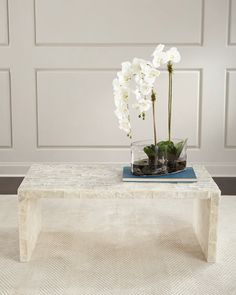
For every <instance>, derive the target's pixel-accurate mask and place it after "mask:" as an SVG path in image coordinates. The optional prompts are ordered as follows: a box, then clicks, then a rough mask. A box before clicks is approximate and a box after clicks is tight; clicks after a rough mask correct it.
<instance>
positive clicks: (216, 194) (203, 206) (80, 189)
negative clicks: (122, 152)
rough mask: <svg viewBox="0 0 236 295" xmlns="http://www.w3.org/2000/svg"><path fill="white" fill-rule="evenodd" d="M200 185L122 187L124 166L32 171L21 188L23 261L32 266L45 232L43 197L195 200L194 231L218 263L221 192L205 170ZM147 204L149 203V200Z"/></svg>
mask: <svg viewBox="0 0 236 295" xmlns="http://www.w3.org/2000/svg"><path fill="white" fill-rule="evenodd" d="M194 170H195V172H196V175H197V178H198V182H196V183H137V182H136V183H130V182H122V166H121V165H110V164H108V165H101V164H96V165H95V164H93V165H80V164H77V165H76V164H53V165H48V164H42V165H41V164H40V165H38V164H37V165H33V166H31V168H30V170H29V172H28V173H27V175H26V177H25V178H24V180H23V182H22V184H21V185H20V187H19V189H18V200H19V245H20V261H29V260H30V258H31V255H32V252H33V250H34V247H35V245H36V242H37V238H38V234H39V233H40V230H41V208H40V199H41V198H67V199H70V198H86V199H93V198H95V199H114V198H116V199H134V202H135V199H159V198H177V199H194V222H193V224H194V229H195V232H196V235H197V238H198V241H199V243H200V246H201V248H202V251H203V253H204V255H205V257H206V260H207V261H208V262H215V261H216V252H217V225H218V211H219V201H220V195H221V193H220V190H219V188H218V187H217V185H216V184H215V182H214V181H213V179H212V178H211V176H210V175H209V173H208V172H207V171H206V169H205V168H204V167H203V166H194ZM147 202H148V200H147Z"/></svg>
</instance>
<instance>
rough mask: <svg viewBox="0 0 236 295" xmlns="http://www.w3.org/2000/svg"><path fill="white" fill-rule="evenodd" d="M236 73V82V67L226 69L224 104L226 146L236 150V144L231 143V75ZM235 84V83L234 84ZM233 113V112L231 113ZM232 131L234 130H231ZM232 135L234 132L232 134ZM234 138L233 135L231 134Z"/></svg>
mask: <svg viewBox="0 0 236 295" xmlns="http://www.w3.org/2000/svg"><path fill="white" fill-rule="evenodd" d="M231 74H234V75H235V82H236V68H235V69H234V68H231V69H226V71H225V105H224V118H225V120H224V148H225V149H235V150H236V144H230V143H229V128H230V126H229V123H230V122H229V120H230V118H229V117H230V114H229V112H230V107H229V104H230V101H229V100H230V75H231ZM233 85H234V86H235V84H233ZM235 106H236V104H235ZM231 115H232V114H231ZM235 116H236V108H235ZM231 133H232V132H231ZM231 135H232V134H231ZM231 139H232V136H231ZM234 141H235V142H236V135H235V139H234Z"/></svg>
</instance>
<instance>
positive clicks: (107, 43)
mask: <svg viewBox="0 0 236 295" xmlns="http://www.w3.org/2000/svg"><path fill="white" fill-rule="evenodd" d="M43 1H45V0H34V33H35V34H34V39H35V40H34V41H35V46H59V47H63V46H69V47H84V46H85V47H125V46H129V47H130V46H134V47H139V46H145V47H148V46H150V47H153V46H155V45H156V44H157V43H165V44H166V45H169V46H171V45H175V46H203V42H204V23H205V22H204V17H205V0H194V2H195V3H196V2H199V4H200V5H199V11H198V12H199V28H198V29H197V30H198V34H199V36H198V38H197V39H196V40H194V41H192V40H191V41H190V40H189V41H188V40H187V39H186V40H182V41H178V40H175V41H174V42H172V41H171V40H172V39H175V38H173V37H174V35H173V36H172V37H169V40H166V39H164V38H166V37H162V36H160V37H158V39H152V40H148V41H147V40H146V41H142V38H144V36H140V40H133V41H122V40H121V39H120V40H113V41H112V42H110V41H108V39H110V38H107V40H103V41H99V40H90V41H85V40H80V41H79V40H72V39H73V38H75V37H71V40H67V41H63V40H59V39H60V38H59V39H58V40H56V41H55V40H42V39H41V40H40V37H39V30H40V24H39V18H40V15H39V12H38V6H37V5H38V3H39V2H43ZM61 2H62V1H61ZM194 2H193V3H192V5H193V4H194ZM48 3H49V2H48ZM163 3H164V1H163ZM186 3H187V2H186ZM186 3H185V4H186ZM159 4H160V3H159ZM172 4H173V3H172ZM41 5H42V4H41ZM162 5H163V4H162ZM145 6H146V5H145ZM166 6H167V7H168V3H167V4H166ZM178 6H181V4H179V5H178ZM182 6H183V5H182ZM143 10H144V9H143ZM181 10H182V11H184V7H182V8H181ZM187 10H188V13H187V15H189V14H190V11H189V8H188V9H187ZM196 10H197V9H193V11H192V12H193V13H196ZM45 11H53V10H51V9H50V8H49V9H45ZM55 11H57V10H55V9H54V12H55ZM78 11H79V10H78ZM171 11H175V13H176V12H177V11H176V9H173V8H172V9H171V10H169V13H171ZM112 12H113V10H112V11H111V14H112ZM103 13H104V11H103ZM43 15H44V19H43V22H41V25H42V24H43V25H44V22H45V14H44V13H43ZM130 15H131V16H132V13H131V14H130ZM174 15H175V14H174ZM174 15H173V16H170V17H169V16H168V19H169V18H170V19H173V17H174ZM183 16H184V15H183ZM183 16H182V17H179V18H178V17H177V16H176V22H175V23H176V24H178V23H180V22H179V19H182V21H184V18H185V17H183ZM185 16H186V14H185ZM48 18H49V19H50V24H51V25H52V22H51V21H52V16H50V17H48ZM78 18H79V16H78ZM150 18H152V19H155V17H152V16H150ZM94 19H95V18H94ZM122 19H123V16H122ZM157 19H158V17H157ZM193 19H194V17H192V18H191V17H190V18H189V20H186V26H184V27H183V28H180V29H179V30H178V29H176V32H175V33H176V34H179V32H182V33H183V32H184V29H185V28H188V26H189V22H191V21H192V20H193ZM166 20H167V18H166ZM70 21H72V20H71V18H70ZM66 23H69V21H66ZM129 23H130V21H129ZM162 25H163V24H162ZM163 26H164V27H165V24H164V25H163ZM74 27H76V25H74V26H73V27H72V28H71V29H70V30H69V31H70V32H71V31H72V30H74ZM79 27H80V26H78V28H79ZM153 27H157V28H158V27H160V26H159V24H156V25H154V26H152V28H153ZM47 28H49V27H48V26H47ZM172 28H173V27H172ZM193 29H194V26H193V25H192V30H193ZM86 30H88V27H87V28H86ZM46 31H47V30H45V32H46ZM101 31H102V30H101ZM137 31H138V30H137ZM148 31H153V30H145V33H146V34H147V32H148ZM47 32H48V31H47ZM88 32H89V31H88ZM119 33H120V32H119ZM133 33H136V30H134V32H133ZM152 34H153V36H155V34H154V33H152ZM161 34H162V33H161ZM51 35H52V36H55V34H54V33H53V34H51ZM65 35H66V34H64V36H65ZM67 35H68V34H67ZM77 35H78V32H76V33H75V36H77ZM93 35H94V36H96V35H97V34H94V32H93ZM113 35H116V34H113ZM123 35H124V34H123ZM132 35H134V34H131V36H129V38H128V39H129V40H130V39H131V38H132ZM156 35H158V34H156ZM165 35H166V32H165ZM192 35H193V33H192ZM188 37H190V36H188ZM191 38H192V36H191Z"/></svg>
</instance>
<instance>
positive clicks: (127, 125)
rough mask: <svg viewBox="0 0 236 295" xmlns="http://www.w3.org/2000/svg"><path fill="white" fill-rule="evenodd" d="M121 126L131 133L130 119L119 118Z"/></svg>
mask: <svg viewBox="0 0 236 295" xmlns="http://www.w3.org/2000/svg"><path fill="white" fill-rule="evenodd" d="M119 128H120V129H121V130H124V131H125V132H126V133H127V134H129V133H130V131H131V125H130V121H129V120H128V119H122V120H119Z"/></svg>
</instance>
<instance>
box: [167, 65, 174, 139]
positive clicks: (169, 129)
mask: <svg viewBox="0 0 236 295" xmlns="http://www.w3.org/2000/svg"><path fill="white" fill-rule="evenodd" d="M167 68H168V72H169V93H168V139H169V141H171V119H172V74H173V67H172V63H171V62H169V63H168V65H167Z"/></svg>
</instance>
